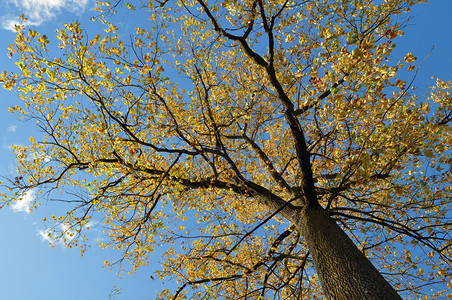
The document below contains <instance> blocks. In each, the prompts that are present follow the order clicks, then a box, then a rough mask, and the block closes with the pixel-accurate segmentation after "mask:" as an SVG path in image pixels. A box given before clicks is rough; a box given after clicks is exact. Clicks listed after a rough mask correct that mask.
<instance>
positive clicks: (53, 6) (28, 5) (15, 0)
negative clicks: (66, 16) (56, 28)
mask: <svg viewBox="0 0 452 300" xmlns="http://www.w3.org/2000/svg"><path fill="white" fill-rule="evenodd" d="M7 2H8V4H9V6H10V7H11V6H12V7H14V8H13V11H14V10H15V12H14V14H13V13H11V12H10V13H9V14H8V15H4V16H2V18H1V25H2V27H3V28H4V29H7V30H11V31H14V25H15V24H19V23H21V22H20V20H19V18H18V17H17V16H19V15H21V14H24V15H25V17H26V18H27V19H28V20H27V22H26V24H24V25H40V24H42V23H44V22H47V21H49V20H52V19H53V18H55V17H56V16H57V15H58V14H60V13H61V12H62V11H63V10H65V11H69V12H71V13H76V14H81V13H83V11H84V10H85V8H86V6H87V5H88V0H7ZM12 7H11V8H12ZM7 10H8V9H7ZM7 10H6V11H7Z"/></svg>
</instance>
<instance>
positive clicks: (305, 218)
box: [294, 207, 401, 300]
mask: <svg viewBox="0 0 452 300" xmlns="http://www.w3.org/2000/svg"><path fill="white" fill-rule="evenodd" d="M294 221H295V222H294V223H295V226H296V227H297V228H298V230H300V232H301V234H302V236H303V238H304V240H305V242H306V243H307V246H308V249H309V252H310V253H311V255H312V258H313V261H314V266H315V268H316V271H317V274H318V276H319V279H320V283H321V285H322V289H323V291H324V292H325V295H326V297H327V299H329V300H365V299H369V300H370V299H372V300H384V299H391V300H392V299H401V297H400V296H399V295H398V294H397V292H396V291H395V290H394V288H393V287H392V286H391V285H390V284H389V283H388V282H387V281H386V280H385V278H384V277H383V276H382V275H381V274H380V272H379V271H378V270H377V269H376V268H375V267H374V266H373V265H372V263H371V262H370V261H369V260H368V259H367V258H366V256H365V255H364V254H363V253H362V252H361V251H360V250H359V249H358V248H357V247H356V245H355V244H354V243H353V241H352V240H351V239H350V238H349V237H348V235H347V234H346V233H345V232H344V231H343V230H342V229H341V228H340V227H339V226H338V225H337V224H336V222H335V221H334V220H333V219H332V218H331V217H330V216H329V215H328V213H327V212H326V210H324V209H323V208H321V207H318V208H309V207H308V208H305V209H303V210H302V211H301V214H300V215H298V217H297V218H296V220H294Z"/></svg>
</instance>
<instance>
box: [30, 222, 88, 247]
mask: <svg viewBox="0 0 452 300" xmlns="http://www.w3.org/2000/svg"><path fill="white" fill-rule="evenodd" d="M94 226H96V223H95V222H93V221H89V222H88V223H87V224H85V226H83V228H84V229H88V228H91V227H94ZM38 235H39V236H40V237H41V238H42V239H43V240H44V241H46V242H47V243H49V244H52V245H62V246H63V245H65V243H69V242H71V241H72V240H73V239H74V238H76V237H77V232H76V231H75V230H74V229H73V228H72V227H71V226H70V225H69V224H66V223H61V224H58V225H56V227H55V228H53V229H44V230H39V231H38Z"/></svg>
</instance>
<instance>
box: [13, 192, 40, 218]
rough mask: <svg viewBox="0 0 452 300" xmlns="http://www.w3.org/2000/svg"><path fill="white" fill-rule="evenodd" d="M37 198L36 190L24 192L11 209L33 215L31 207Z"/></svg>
mask: <svg viewBox="0 0 452 300" xmlns="http://www.w3.org/2000/svg"><path fill="white" fill-rule="evenodd" d="M34 198H35V192H34V190H28V191H26V192H24V193H23V194H22V195H21V196H20V197H19V198H18V199H17V200H16V201H15V202H14V203H13V204H12V205H11V209H12V210H13V211H15V212H26V213H31V205H32V203H33V200H34Z"/></svg>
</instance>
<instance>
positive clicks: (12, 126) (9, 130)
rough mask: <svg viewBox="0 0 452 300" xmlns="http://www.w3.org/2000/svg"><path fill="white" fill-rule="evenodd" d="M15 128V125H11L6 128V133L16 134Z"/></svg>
mask: <svg viewBox="0 0 452 300" xmlns="http://www.w3.org/2000/svg"><path fill="white" fill-rule="evenodd" d="M16 129H17V126H16V125H11V126H9V127H8V129H6V130H7V131H8V132H16Z"/></svg>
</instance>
